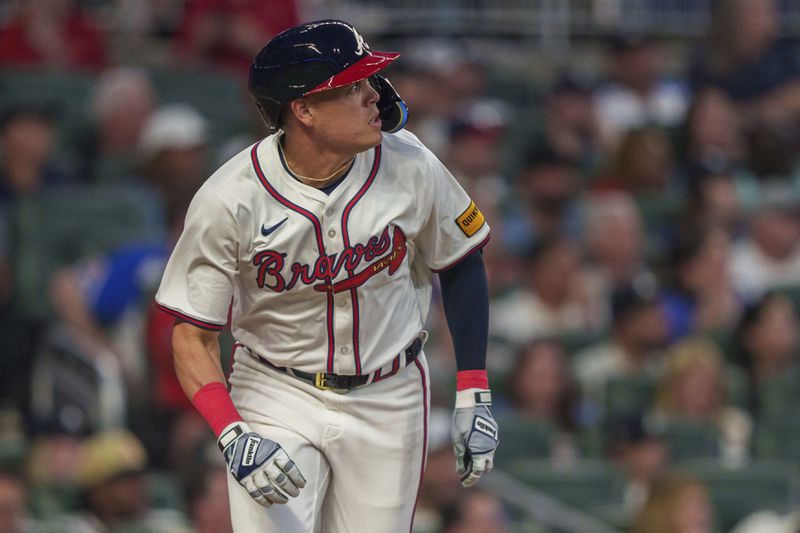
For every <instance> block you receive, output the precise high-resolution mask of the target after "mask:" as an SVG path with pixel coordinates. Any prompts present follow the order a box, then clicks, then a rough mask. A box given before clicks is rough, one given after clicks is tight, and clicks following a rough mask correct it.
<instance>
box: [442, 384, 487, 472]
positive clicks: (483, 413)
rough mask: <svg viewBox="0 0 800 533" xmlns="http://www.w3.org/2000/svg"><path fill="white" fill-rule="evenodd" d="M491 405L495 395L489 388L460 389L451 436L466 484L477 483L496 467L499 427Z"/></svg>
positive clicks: (457, 463)
mask: <svg viewBox="0 0 800 533" xmlns="http://www.w3.org/2000/svg"><path fill="white" fill-rule="evenodd" d="M491 407H492V395H491V392H490V391H488V390H479V389H467V390H465V391H459V392H457V393H456V408H455V410H454V411H453V422H452V425H451V428H450V436H451V437H452V439H453V449H454V450H455V453H456V470H457V471H458V473H459V474H460V475H461V484H462V485H463V486H465V487H471V486H473V485H474V484H475V483H477V482H478V479H480V477H481V475H483V474H485V473H487V472H490V471H491V470H492V466H493V463H494V451H495V449H496V448H497V442H498V429H497V422H495V420H494V417H493V416H492V411H491Z"/></svg>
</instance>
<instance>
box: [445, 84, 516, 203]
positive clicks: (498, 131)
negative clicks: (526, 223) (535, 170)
mask: <svg viewBox="0 0 800 533" xmlns="http://www.w3.org/2000/svg"><path fill="white" fill-rule="evenodd" d="M506 113H507V111H506V109H505V106H504V105H503V104H502V103H501V102H498V101H493V100H480V101H474V102H471V103H470V104H469V105H467V106H465V107H464V108H463V109H461V110H460V111H459V112H458V113H457V115H456V118H455V119H454V120H453V121H452V122H451V123H450V140H449V143H448V147H449V150H448V153H447V157H446V158H445V161H446V163H447V165H448V168H449V169H450V171H451V172H452V174H453V176H455V177H456V179H458V180H459V183H461V186H462V187H464V190H466V191H467V193H468V194H469V195H470V197H471V198H473V199H474V200H475V203H476V204H478V205H480V206H481V210H482V211H484V212H485V211H487V210H491V211H494V210H495V207H494V206H497V205H499V204H500V203H502V202H504V201H505V199H506V198H505V196H506V181H505V179H503V177H502V176H501V175H500V155H501V154H500V147H501V145H502V141H503V135H504V134H505V130H506V120H507V118H506Z"/></svg>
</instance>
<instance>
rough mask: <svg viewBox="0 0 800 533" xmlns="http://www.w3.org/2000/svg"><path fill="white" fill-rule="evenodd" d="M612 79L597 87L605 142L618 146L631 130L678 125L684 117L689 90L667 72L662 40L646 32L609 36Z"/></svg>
mask: <svg viewBox="0 0 800 533" xmlns="http://www.w3.org/2000/svg"><path fill="white" fill-rule="evenodd" d="M609 51H610V63H611V64H610V68H609V70H610V75H611V76H610V77H611V79H610V80H609V81H608V82H606V83H605V84H603V85H602V86H601V87H600V88H599V89H598V90H597V97H596V104H595V105H596V109H597V116H598V119H597V122H598V123H599V124H600V127H601V130H602V137H603V142H604V144H605V145H606V146H607V147H609V148H612V149H613V148H614V147H615V146H617V144H618V143H619V142H620V140H621V139H622V138H623V137H624V135H625V133H626V132H627V131H628V130H631V129H634V128H642V127H645V126H657V127H659V128H675V127H677V126H678V125H680V123H681V122H682V121H683V118H684V115H685V114H686V109H687V107H688V101H689V90H688V88H687V87H686V85H685V84H684V83H683V82H682V81H681V80H679V79H672V78H669V77H667V76H666V74H665V73H664V67H663V61H662V58H661V54H660V51H659V48H658V44H657V43H656V42H655V41H654V40H653V39H651V38H649V37H647V36H646V35H640V34H639V35H637V34H633V33H627V34H617V35H614V36H613V37H612V38H611V39H610V40H609Z"/></svg>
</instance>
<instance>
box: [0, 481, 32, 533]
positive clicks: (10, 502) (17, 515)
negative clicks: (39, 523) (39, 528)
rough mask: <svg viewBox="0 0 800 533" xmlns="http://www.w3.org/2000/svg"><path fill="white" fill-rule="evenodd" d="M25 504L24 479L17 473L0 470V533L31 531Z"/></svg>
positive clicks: (26, 501) (26, 494)
mask: <svg viewBox="0 0 800 533" xmlns="http://www.w3.org/2000/svg"><path fill="white" fill-rule="evenodd" d="M27 503H28V487H27V485H26V482H25V479H24V478H23V477H22V476H21V475H20V473H19V472H16V471H13V470H7V469H0V531H2V532H3V533H26V532H27V531H30V530H31V529H32V527H31V526H32V524H31V523H30V517H29V514H28V508H27Z"/></svg>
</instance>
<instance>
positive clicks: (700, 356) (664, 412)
mask: <svg viewBox="0 0 800 533" xmlns="http://www.w3.org/2000/svg"><path fill="white" fill-rule="evenodd" d="M654 416H655V417H656V418H657V419H658V420H659V421H660V422H662V423H664V424H669V423H670V422H673V421H678V422H681V421H687V422H691V423H694V424H698V425H710V426H712V427H716V428H717V429H718V430H719V433H720V435H721V442H720V454H721V455H720V457H721V458H722V459H723V460H725V461H726V462H727V463H729V464H732V465H741V464H742V463H743V462H744V461H745V460H746V459H747V456H748V454H749V450H750V445H751V437H752V432H753V421H752V419H751V418H750V416H749V415H748V414H747V413H746V412H745V411H743V410H741V409H739V408H737V407H735V406H733V405H732V404H731V402H730V398H729V395H728V388H727V376H726V373H725V361H724V358H723V355H722V352H721V351H720V349H719V348H718V347H717V345H716V344H715V343H714V342H712V341H711V340H708V339H705V338H702V337H697V338H692V339H687V340H684V341H682V342H680V343H678V344H675V345H674V346H672V348H670V350H669V353H668V356H667V361H666V364H665V371H664V375H663V376H662V377H661V380H660V382H659V385H658V390H657V393H656V405H655V415H654Z"/></svg>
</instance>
